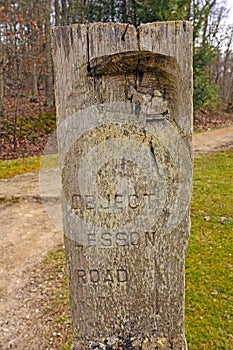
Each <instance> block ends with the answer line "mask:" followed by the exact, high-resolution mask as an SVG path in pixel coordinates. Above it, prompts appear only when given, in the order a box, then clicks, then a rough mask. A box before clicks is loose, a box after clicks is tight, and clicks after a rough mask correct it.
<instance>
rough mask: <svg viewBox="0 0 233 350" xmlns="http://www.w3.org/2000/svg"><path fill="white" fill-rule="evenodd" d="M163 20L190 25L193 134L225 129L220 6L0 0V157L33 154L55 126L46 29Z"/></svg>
mask: <svg viewBox="0 0 233 350" xmlns="http://www.w3.org/2000/svg"><path fill="white" fill-rule="evenodd" d="M169 20H188V21H191V22H192V24H193V29H194V34H193V43H194V44H193V53H194V55H193V73H194V96H193V97H194V110H195V118H194V126H195V129H196V130H199V129H203V128H209V126H214V127H218V126H221V125H222V124H223V125H225V124H232V115H233V108H232V104H233V74H232V72H233V19H232V21H231V19H230V18H229V9H228V8H227V1H225V0H146V1H142V0H102V1H99V0H96V1H93V0H39V1H38V0H19V1H16V0H0V159H12V158H18V157H27V156H33V155H40V154H41V153H42V152H43V149H44V145H45V143H46V141H47V137H48V135H49V134H50V133H51V131H52V130H53V129H54V128H55V123H56V122H55V120H56V117H55V108H54V89H53V83H54V78H53V66H52V57H51V38H50V30H51V26H54V25H56V26H58V25H69V24H73V23H87V22H97V21H102V22H108V21H113V22H123V23H126V22H127V21H131V22H132V23H133V24H134V25H135V26H137V25H139V24H140V23H146V22H154V21H169ZM213 110H215V112H213ZM210 111H211V112H210ZM216 111H217V112H216Z"/></svg>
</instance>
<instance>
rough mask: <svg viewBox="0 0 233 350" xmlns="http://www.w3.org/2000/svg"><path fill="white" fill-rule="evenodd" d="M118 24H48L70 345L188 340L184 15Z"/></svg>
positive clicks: (187, 35) (156, 344)
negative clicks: (179, 19)
mask: <svg viewBox="0 0 233 350" xmlns="http://www.w3.org/2000/svg"><path fill="white" fill-rule="evenodd" d="M125 28H126V24H114V23H94V24H89V25H87V26H85V25H72V26H70V27H56V28H54V29H53V31H52V34H53V35H52V36H53V60H54V70H55V95H56V106H57V115H58V124H59V125H61V126H64V127H61V128H60V129H59V130H58V131H59V132H58V142H59V152H60V159H61V167H62V177H63V222H64V233H65V242H66V252H67V262H68V270H69V277H70V303H71V312H72V319H73V323H74V339H73V350H75V349H94V348H95V349H106V350H107V349H108V350H109V349H148V350H149V349H150V350H151V349H166V350H169V349H176V350H178V349H184V350H185V349H187V345H186V341H185V335H184V259H185V251H186V247H187V243H188V238H189V231H190V221H189V202H188V200H189V196H186V192H188V191H190V185H191V183H190V181H191V158H192V157H191V153H192V149H191V143H192V27H191V25H190V23H189V22H157V23H150V24H142V25H140V26H139V27H138V28H135V27H134V26H133V25H129V27H128V29H127V31H126V34H125V40H122V34H123V33H124V30H125ZM182 182H183V184H182V186H181V183H182ZM153 186H154V187H153ZM87 189H88V190H87ZM85 191H86V192H85ZM182 197H183V199H182ZM182 200H183V202H182ZM185 201H186V202H185ZM184 203H185V204H184ZM183 206H185V208H183ZM182 210H183V211H184V212H182ZM172 211H173V213H172Z"/></svg>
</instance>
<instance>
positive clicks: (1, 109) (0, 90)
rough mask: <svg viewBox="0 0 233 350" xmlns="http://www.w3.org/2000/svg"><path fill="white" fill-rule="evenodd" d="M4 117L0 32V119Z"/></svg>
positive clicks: (2, 54) (2, 57) (0, 41)
mask: <svg viewBox="0 0 233 350" xmlns="http://www.w3.org/2000/svg"><path fill="white" fill-rule="evenodd" d="M3 116H4V53H3V45H2V38H1V32H0V118H2V117H3Z"/></svg>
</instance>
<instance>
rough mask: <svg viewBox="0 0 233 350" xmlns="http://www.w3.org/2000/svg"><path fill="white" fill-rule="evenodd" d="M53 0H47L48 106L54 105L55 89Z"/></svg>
mask: <svg viewBox="0 0 233 350" xmlns="http://www.w3.org/2000/svg"><path fill="white" fill-rule="evenodd" d="M50 5H51V0H46V26H45V36H46V106H53V105H54V91H53V64H52V47H51V34H50V31H51V24H50V8H51V6H50Z"/></svg>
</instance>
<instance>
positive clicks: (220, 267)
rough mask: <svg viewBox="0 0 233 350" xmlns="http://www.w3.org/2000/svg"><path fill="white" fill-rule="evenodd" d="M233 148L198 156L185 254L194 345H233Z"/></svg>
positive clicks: (189, 324) (195, 347)
mask: <svg viewBox="0 0 233 350" xmlns="http://www.w3.org/2000/svg"><path fill="white" fill-rule="evenodd" d="M232 174H233V153H232V152H222V153H219V154H214V155H208V156H201V157H199V158H196V159H195V161H194V186H193V196H192V204H191V215H192V229H191V238H190V242H189V246H188V251H187V256H186V336H187V341H188V346H189V350H201V349H206V350H207V349H213V350H215V349H216V350H220V349H233V329H232V317H233V312H232V311H233V298H232V289H233V278H232V272H233V271H232V267H233V259H232V254H233V252H232V238H233V175H232Z"/></svg>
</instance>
